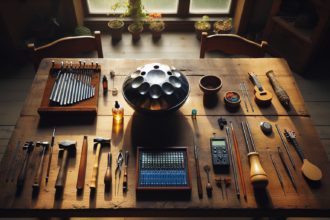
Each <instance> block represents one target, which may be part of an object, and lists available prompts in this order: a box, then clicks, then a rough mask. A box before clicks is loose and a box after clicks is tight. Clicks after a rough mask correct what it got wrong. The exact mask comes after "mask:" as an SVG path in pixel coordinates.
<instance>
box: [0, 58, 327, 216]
mask: <svg viewBox="0 0 330 220" xmlns="http://www.w3.org/2000/svg"><path fill="white" fill-rule="evenodd" d="M51 60H52V59H44V60H43V61H42V63H41V64H40V67H39V70H38V72H37V74H36V77H35V80H34V82H33V85H32V87H31V90H30V92H29V95H28V97H27V99H26V101H25V104H24V107H23V109H22V112H21V117H20V118H19V119H18V121H17V124H16V126H15V130H14V132H13V134H12V137H11V139H10V141H9V144H8V147H7V150H6V152H5V155H4V157H3V159H2V163H1V167H0V188H1V189H2V192H1V194H0V212H1V215H2V217H9V216H10V217H26V216H52V217H55V216H77V217H78V216H81V217H87V216H97V217H101V216H108V217H110V216H111V217H115V216H125V217H130V216H141V217H144V216H160V217H165V216H176V217H179V216H191V217H193V216H194V217H197V216H204V217H205V216H213V217H216V216H218V217H220V216H275V217H288V216H304V217H306V216H329V215H330V172H329V171H330V163H329V161H328V158H327V156H326V153H325V150H324V148H323V146H322V144H321V141H320V138H319V136H318V133H317V131H316V129H315V126H314V124H313V122H312V120H311V118H310V117H309V113H308V111H307V108H306V106H305V104H304V101H303V99H302V97H301V94H300V92H299V89H298V87H297V85H296V82H295V80H294V78H293V76H292V74H291V71H290V69H289V67H288V65H287V63H286V61H285V60H284V59H273V58H271V59H268V58H263V59H204V60H200V59H185V60H165V59H148V60H135V59H125V60H116V59H93V61H94V62H99V63H100V64H102V75H103V74H106V75H107V76H108V78H109V89H111V88H112V83H113V82H112V80H113V79H110V77H109V71H110V69H113V70H115V72H116V77H115V87H117V89H118V90H119V93H118V95H117V96H113V95H112V94H111V92H110V91H109V92H108V93H107V95H106V96H104V95H103V91H102V89H100V93H99V94H100V96H99V103H98V115H97V116H96V117H92V116H88V117H87V116H86V117H82V116H73V117H72V116H70V117H58V116H56V117H55V116H54V117H40V116H39V115H38V113H37V108H38V107H39V106H40V102H41V98H42V94H43V91H44V89H45V84H46V80H47V77H48V74H49V67H50V65H51ZM61 60H63V61H65V60H67V59H55V61H56V63H59V62H60V61H61ZM71 60H72V61H73V63H78V59H68V61H71ZM90 61H91V60H86V63H88V62H90ZM153 62H159V63H164V64H169V65H171V66H175V67H177V68H178V69H181V70H182V71H183V72H184V73H185V74H186V75H187V77H188V80H189V82H190V85H191V92H190V95H189V98H188V100H187V102H186V103H185V104H184V105H183V107H182V108H181V109H180V110H178V111H176V112H175V113H173V114H172V115H167V116H161V117H156V116H145V115H141V114H139V113H136V112H135V111H134V110H133V109H131V108H130V107H129V106H128V105H127V104H126V103H125V101H124V99H123V96H122V94H121V84H122V82H123V79H124V77H125V76H126V75H127V74H128V73H129V72H130V71H132V70H133V69H135V68H136V67H138V66H141V65H143V64H147V63H153ZM268 70H273V71H274V73H275V75H276V77H277V79H278V81H279V82H280V84H281V85H282V86H283V88H284V89H285V90H286V91H287V93H288V95H289V96H290V98H291V107H290V110H285V109H284V108H283V107H282V105H281V104H280V103H279V101H278V99H277V97H276V96H275V95H274V98H273V100H272V105H271V106H269V107H267V108H261V107H258V106H257V105H256V104H255V102H254V101H253V85H252V83H251V81H250V80H249V79H248V76H247V73H248V72H249V71H254V72H255V73H256V74H258V79H259V81H260V82H261V84H262V85H263V86H264V87H265V88H266V89H267V90H268V91H272V92H273V89H272V87H271V85H270V83H269V80H268V78H267V77H266V76H265V73H266V72H267V71H268ZM207 74H213V75H217V76H220V77H221V78H222V80H223V82H224V84H223V88H222V89H221V90H220V92H219V93H218V94H217V97H216V98H214V99H210V98H209V97H208V96H204V95H203V93H202V92H201V91H200V90H199V87H198V81H199V78H200V77H201V76H202V75H207ZM243 81H244V82H246V85H247V87H248V90H249V93H250V96H251V98H252V102H253V107H254V109H255V111H254V112H251V108H250V107H249V112H246V110H245V106H244V102H243V101H242V102H241V106H240V108H239V109H238V110H237V111H231V110H230V109H228V108H226V107H225V104H224V101H223V96H224V94H225V92H227V91H230V90H235V91H238V92H239V93H241V92H240V87H239V82H243ZM115 100H118V101H119V103H120V104H122V105H123V107H124V109H125V117H124V121H123V124H120V125H113V120H112V115H111V108H112V107H113V105H114V101H115ZM192 109H197V115H198V116H197V120H196V123H193V122H192V120H191V110H192ZM219 116H224V117H225V118H226V119H227V121H229V120H231V121H233V123H234V128H235V131H236V135H237V137H238V144H239V150H240V155H241V161H242V166H243V170H244V179H245V185H246V190H247V200H246V201H245V200H244V199H243V197H242V198H241V199H238V198H237V197H236V189H235V184H234V175H233V171H232V167H230V169H229V173H216V174H215V173H214V172H213V171H211V172H210V179H211V183H212V185H213V193H212V197H208V196H207V194H206V189H205V186H206V181H207V180H206V173H205V172H204V171H203V170H201V177H202V184H203V191H204V196H203V198H201V199H199V198H198V193H197V181H196V170H195V161H194V156H193V155H194V150H193V138H192V137H193V135H196V138H197V149H198V155H199V160H200V167H201V168H202V166H204V165H206V164H209V165H211V154H210V145H209V144H210V142H209V141H210V140H209V139H210V138H211V137H214V136H226V132H225V129H224V130H220V129H219V125H218V123H217V119H218V117H219ZM241 121H248V122H249V124H250V128H251V132H252V135H253V137H254V142H255V144H256V148H257V151H258V152H259V154H260V161H261V164H262V166H263V168H264V169H265V171H266V173H267V175H268V179H269V185H268V187H267V188H266V189H265V190H256V189H253V187H252V185H251V183H250V178H249V172H250V167H249V162H248V158H247V156H246V155H247V147H246V145H245V141H244V139H243V134H242V129H241V126H240V122H241ZM262 121H267V122H269V123H271V124H272V125H273V132H272V133H271V134H270V135H265V134H264V133H263V132H261V130H260V128H259V124H260V122H262ZM275 123H277V124H278V125H279V127H280V128H281V129H282V131H283V130H284V127H289V128H291V129H292V130H294V131H296V134H297V140H298V142H299V143H300V145H301V147H302V149H303V151H304V153H305V155H306V156H307V158H308V160H309V161H310V162H312V163H313V164H315V165H316V166H318V167H319V168H320V169H321V170H322V173H323V178H322V180H321V182H320V183H319V184H311V183H308V182H307V181H306V180H305V179H304V177H303V176H302V173H301V171H300V167H301V166H302V162H301V160H300V159H299V157H298V154H297V152H296V151H295V150H294V147H293V146H292V145H291V144H290V143H288V148H289V150H290V152H291V155H292V157H293V160H294V162H295V164H296V167H297V172H293V176H294V179H295V181H296V183H297V189H298V194H299V195H298V194H297V192H296V191H295V189H294V187H293V186H292V183H291V181H290V179H289V177H288V175H287V173H286V171H285V169H284V167H283V165H282V163H281V161H280V157H279V155H278V153H277V146H281V148H282V150H283V151H285V150H284V147H283V144H282V141H281V139H280V137H279V134H278V132H277V130H276V128H275ZM54 125H56V126H57V130H56V137H55V142H56V144H55V145H54V152H53V159H52V163H51V171H50V178H49V182H48V186H47V187H46V186H45V184H44V180H45V176H46V172H45V170H46V168H47V162H48V152H47V155H46V159H45V163H44V172H43V177H42V180H43V182H42V184H41V188H40V190H39V191H33V190H32V182H33V179H34V175H35V172H36V169H37V166H38V164H39V160H40V153H41V151H42V148H35V149H34V151H33V153H32V155H31V156H30V160H29V163H28V173H27V177H28V178H27V179H26V182H25V185H24V188H23V189H22V191H21V192H18V191H17V190H16V178H17V175H18V172H19V170H20V167H21V166H22V164H23V159H24V157H23V159H21V160H20V162H19V166H18V172H17V174H16V178H15V180H14V182H11V181H9V182H6V181H5V178H6V175H7V172H8V168H9V165H10V162H11V160H12V157H13V154H14V150H15V147H16V144H17V141H18V140H20V141H21V146H20V147H19V151H18V153H17V154H21V156H23V155H24V156H25V152H23V150H22V144H23V142H25V141H30V140H32V141H34V142H35V141H50V140H51V134H52V130H53V126H54ZM84 135H87V136H88V140H89V141H88V144H89V147H88V157H87V170H86V179H85V187H84V190H83V191H82V193H78V192H77V190H76V181H77V174H78V167H79V163H80V153H81V146H82V141H83V136H84ZM95 137H103V138H111V139H112V143H111V146H110V147H109V146H108V147H104V148H102V149H101V153H102V154H101V158H100V167H99V176H98V185H97V189H96V191H95V192H92V191H91V190H90V188H89V184H90V180H91V176H92V167H93V163H94V154H95V148H94V144H93V142H92V140H93V138H95ZM67 139H68V140H72V141H77V142H78V147H77V150H76V156H73V157H70V158H69V163H68V171H67V180H66V186H65V188H64V191H63V192H62V193H59V192H56V190H55V188H54V185H55V180H56V176H57V173H58V171H59V166H60V163H61V155H62V154H61V153H60V151H59V148H58V144H57V143H58V142H60V141H64V140H67ZM155 143H157V144H155ZM137 146H148V147H163V146H188V147H189V155H190V158H189V159H190V163H191V174H192V190H191V193H188V194H181V193H179V194H178V193H166V194H155V193H151V192H145V193H143V194H137V193H136V191H135V164H136V147H137ZM120 149H122V150H123V151H126V150H128V151H129V152H130V159H129V167H128V190H127V192H124V193H123V191H122V179H123V178H121V184H120V191H119V195H115V193H114V192H115V189H114V187H115V186H114V180H113V184H112V186H111V189H108V188H106V187H105V186H104V184H103V178H104V174H105V170H106V160H107V152H109V151H111V152H112V155H113V157H112V172H113V173H114V170H115V165H116V163H115V159H116V157H117V154H118V152H119V150H120ZM270 153H272V154H273V157H274V159H275V162H276V164H277V166H278V169H279V172H280V174H281V176H282V178H283V183H284V189H285V194H284V192H283V190H282V188H281V186H280V183H279V181H278V177H277V174H276V172H275V169H274V167H273V164H272V162H271V158H270V156H269V154H270ZM16 157H17V156H16ZM285 157H286V158H287V160H288V161H289V158H288V155H287V154H286V152H285ZM234 158H235V161H236V154H235V153H234ZM231 166H232V165H231ZM236 166H237V161H236ZM290 168H291V170H292V171H293V169H292V166H291V164H290ZM236 169H237V170H238V167H236ZM219 176H221V177H230V178H231V179H232V184H231V185H230V186H229V187H228V188H227V190H228V199H227V198H224V199H223V198H222V196H221V189H220V188H219V187H218V186H217V185H216V184H215V182H214V178H215V177H219ZM238 182H239V188H240V192H241V194H242V187H241V180H240V177H239V174H238Z"/></svg>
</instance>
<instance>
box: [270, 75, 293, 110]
mask: <svg viewBox="0 0 330 220" xmlns="http://www.w3.org/2000/svg"><path fill="white" fill-rule="evenodd" d="M266 76H267V77H268V78H269V81H270V84H272V86H273V89H274V91H275V93H276V96H277V98H278V99H279V100H280V103H281V104H282V105H283V106H284V107H289V104H290V97H289V96H288V94H287V93H286V91H285V90H284V89H283V88H282V86H281V85H280V83H279V82H278V81H277V79H276V77H275V75H274V72H273V70H269V71H268V72H267V73H266Z"/></svg>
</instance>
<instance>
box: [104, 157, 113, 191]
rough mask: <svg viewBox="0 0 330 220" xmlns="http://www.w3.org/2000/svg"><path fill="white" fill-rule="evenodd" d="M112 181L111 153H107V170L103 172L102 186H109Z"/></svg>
mask: <svg viewBox="0 0 330 220" xmlns="http://www.w3.org/2000/svg"><path fill="white" fill-rule="evenodd" d="M111 181H112V173H111V153H110V152H109V153H108V166H107V170H106V171H105V175H104V184H105V185H111Z"/></svg>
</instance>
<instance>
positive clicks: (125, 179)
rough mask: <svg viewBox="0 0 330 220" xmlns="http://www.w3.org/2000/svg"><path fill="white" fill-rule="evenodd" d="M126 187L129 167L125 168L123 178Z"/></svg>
mask: <svg viewBox="0 0 330 220" xmlns="http://www.w3.org/2000/svg"><path fill="white" fill-rule="evenodd" d="M123 186H124V188H126V187H127V167H125V168H124V180H123Z"/></svg>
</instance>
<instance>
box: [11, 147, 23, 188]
mask: <svg viewBox="0 0 330 220" xmlns="http://www.w3.org/2000/svg"><path fill="white" fill-rule="evenodd" d="M20 157H21V155H20V154H19V155H18V158H17V161H16V165H15V169H14V172H13V176H12V177H11V181H12V182H13V180H14V178H15V174H16V170H17V165H18V162H19V158H20Z"/></svg>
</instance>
